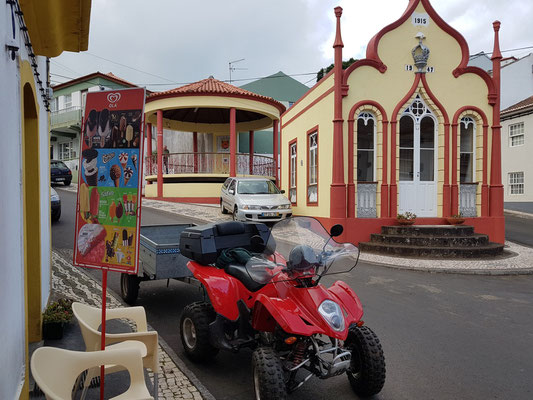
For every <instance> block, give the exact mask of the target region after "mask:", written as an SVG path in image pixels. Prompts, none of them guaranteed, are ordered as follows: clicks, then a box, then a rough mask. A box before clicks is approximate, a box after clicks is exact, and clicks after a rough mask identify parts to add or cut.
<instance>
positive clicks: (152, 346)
mask: <svg viewBox="0 0 533 400" xmlns="http://www.w3.org/2000/svg"><path fill="white" fill-rule="evenodd" d="M72 311H73V313H74V316H75V317H76V319H77V320H78V324H79V326H80V329H81V334H82V336H83V340H84V342H85V350H86V351H97V350H100V348H101V347H100V346H101V332H99V331H98V328H99V327H100V325H101V320H102V310H101V309H99V308H96V307H91V306H89V305H87V304H83V303H78V302H75V303H73V304H72ZM119 318H125V319H129V320H132V321H134V322H135V324H136V325H137V331H136V332H124V333H107V332H106V335H105V343H106V348H107V346H108V345H110V346H109V348H113V347H114V346H117V343H120V342H124V341H126V340H127V341H138V342H140V343H139V344H141V343H142V344H144V345H145V346H146V353H145V355H143V366H144V367H146V368H150V369H151V370H152V372H153V373H154V397H155V399H156V400H157V398H158V388H159V385H158V373H159V353H158V335H157V332H156V331H148V324H147V321H146V313H145V311H144V308H143V307H127V308H112V309H110V308H108V309H106V321H108V320H112V319H119ZM132 345H135V343H133V344H131V343H129V344H128V345H127V346H132ZM123 369H124V368H122V367H121V366H120V365H106V368H105V373H106V374H109V373H113V372H116V371H121V370H123ZM98 375H99V369H98V368H93V369H91V370H89V371H88V372H87V377H86V378H85V384H84V388H83V393H82V399H83V398H85V394H86V392H87V388H88V387H89V384H90V383H91V380H92V379H93V378H94V377H96V376H98Z"/></svg>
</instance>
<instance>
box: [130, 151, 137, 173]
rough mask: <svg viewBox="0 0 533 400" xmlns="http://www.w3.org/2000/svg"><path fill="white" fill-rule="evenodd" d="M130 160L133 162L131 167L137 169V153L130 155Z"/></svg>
mask: <svg viewBox="0 0 533 400" xmlns="http://www.w3.org/2000/svg"><path fill="white" fill-rule="evenodd" d="M131 162H132V163H133V167H134V168H135V170H137V154H132V155H131Z"/></svg>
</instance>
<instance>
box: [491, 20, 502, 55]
mask: <svg viewBox="0 0 533 400" xmlns="http://www.w3.org/2000/svg"><path fill="white" fill-rule="evenodd" d="M500 25H501V23H500V21H494V22H493V23H492V26H493V28H494V50H493V51H492V57H491V60H495V59H501V58H502V53H501V51H500V37H499V33H498V32H499V31H500Z"/></svg>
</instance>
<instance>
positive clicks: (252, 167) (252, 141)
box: [248, 131, 254, 175]
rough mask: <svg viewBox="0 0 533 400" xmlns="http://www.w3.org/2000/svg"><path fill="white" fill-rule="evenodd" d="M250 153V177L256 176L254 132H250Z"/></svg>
mask: <svg viewBox="0 0 533 400" xmlns="http://www.w3.org/2000/svg"><path fill="white" fill-rule="evenodd" d="M248 153H249V156H248V157H249V160H250V175H253V174H254V131H250V135H249V136H248Z"/></svg>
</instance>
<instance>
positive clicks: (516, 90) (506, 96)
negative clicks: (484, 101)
mask: <svg viewBox="0 0 533 400" xmlns="http://www.w3.org/2000/svg"><path fill="white" fill-rule="evenodd" d="M532 68H533V54H529V55H528V56H526V57H523V58H521V59H520V60H518V61H516V62H514V63H511V64H508V65H506V66H505V67H504V68H502V70H501V109H502V110H505V109H506V108H507V107H509V106H512V105H513V104H516V103H518V102H520V101H522V100H524V99H526V98H528V97H530V96H533V69H532Z"/></svg>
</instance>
